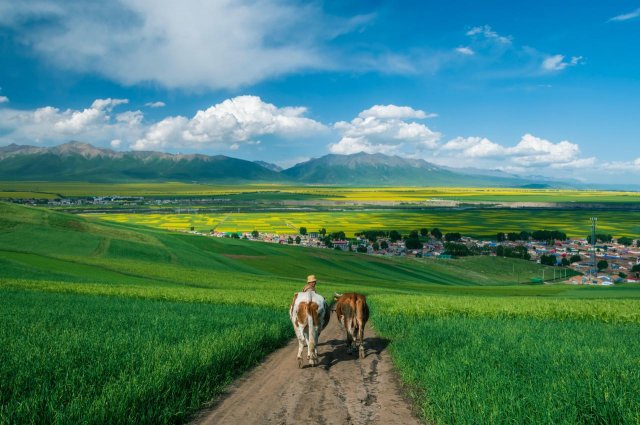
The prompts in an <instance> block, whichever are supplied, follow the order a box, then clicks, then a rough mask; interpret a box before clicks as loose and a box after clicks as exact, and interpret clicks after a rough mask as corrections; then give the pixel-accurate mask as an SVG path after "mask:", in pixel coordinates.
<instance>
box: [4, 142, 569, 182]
mask: <svg viewBox="0 0 640 425" xmlns="http://www.w3.org/2000/svg"><path fill="white" fill-rule="evenodd" d="M0 179H3V180H51V181H71V180H78V181H80V180H82V181H102V182H109V181H114V182H117V181H128V180H134V181H144V180H156V181H168V180H177V181H201V182H206V181H238V182H241V181H242V182H282V183H287V182H288V183H303V184H335V185H353V186H393V185H395V186H469V187H482V186H508V187H526V186H529V185H542V184H544V185H545V187H561V186H563V187H566V186H567V185H566V183H562V182H559V181H554V180H553V179H549V178H536V179H529V178H526V177H521V176H517V175H512V174H508V173H504V172H502V171H498V170H478V169H469V170H466V171H465V170H464V169H455V168H450V167H444V166H440V165H436V164H433V163H431V162H428V161H425V160H423V159H415V158H403V157H400V156H397V155H395V156H390V155H385V154H381V153H374V154H370V153H364V152H360V153H355V154H351V155H339V154H327V155H324V156H322V157H319V158H313V159H310V160H308V161H305V162H302V163H299V164H296V165H294V166H292V167H290V168H287V169H282V168H281V167H279V166H277V165H276V164H271V163H268V162H265V161H247V160H244V159H239V158H233V157H228V156H225V155H204V154H181V153H177V154H173V153H166V152H157V151H115V150H112V149H106V148H99V147H96V146H94V145H91V144H89V143H84V142H79V141H71V142H68V143H64V144H61V145H57V146H53V147H41V146H32V145H16V144H11V145H8V146H3V147H0Z"/></svg>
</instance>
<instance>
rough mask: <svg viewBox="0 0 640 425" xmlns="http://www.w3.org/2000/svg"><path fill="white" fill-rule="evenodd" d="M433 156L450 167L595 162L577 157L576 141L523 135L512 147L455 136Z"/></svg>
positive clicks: (520, 167)
mask: <svg viewBox="0 0 640 425" xmlns="http://www.w3.org/2000/svg"><path fill="white" fill-rule="evenodd" d="M435 155H436V159H437V160H439V162H441V163H445V164H448V165H451V166H458V167H461V166H472V167H478V168H488V169H501V170H504V171H509V172H524V171H526V170H529V171H530V170H533V169H535V170H538V171H544V170H547V171H548V170H551V169H579V168H584V167H588V166H592V165H594V164H595V162H596V159H595V158H593V157H589V158H583V157H581V156H580V148H579V146H578V145H577V144H575V143H571V142H569V141H566V140H563V141H560V142H557V143H554V142H551V141H549V140H546V139H542V138H540V137H536V136H534V135H532V134H528V133H527V134H525V135H524V136H522V138H521V139H520V141H519V142H518V143H517V144H516V145H515V146H510V147H509V146H503V145H500V144H498V143H495V142H492V141H491V140H489V139H487V138H484V137H456V138H454V139H452V140H450V141H448V142H447V143H445V144H444V145H442V147H441V148H440V149H438V151H436V152H435Z"/></svg>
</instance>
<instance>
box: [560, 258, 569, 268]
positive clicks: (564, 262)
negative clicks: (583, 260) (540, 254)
mask: <svg viewBox="0 0 640 425" xmlns="http://www.w3.org/2000/svg"><path fill="white" fill-rule="evenodd" d="M560 264H561V265H562V267H567V266H568V265H569V264H571V263H570V262H569V260H568V259H567V257H562V261H560Z"/></svg>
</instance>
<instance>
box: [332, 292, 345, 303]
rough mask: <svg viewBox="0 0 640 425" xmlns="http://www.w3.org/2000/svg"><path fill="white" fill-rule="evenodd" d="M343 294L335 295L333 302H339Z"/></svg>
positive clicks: (335, 293)
mask: <svg viewBox="0 0 640 425" xmlns="http://www.w3.org/2000/svg"><path fill="white" fill-rule="evenodd" d="M342 295H343V294H338V293H337V292H334V293H333V301H334V302H335V301H338V300H339V299H340V297H341V296H342Z"/></svg>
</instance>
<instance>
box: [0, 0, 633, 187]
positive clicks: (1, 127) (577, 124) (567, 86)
mask: <svg viewBox="0 0 640 425" xmlns="http://www.w3.org/2000/svg"><path fill="white" fill-rule="evenodd" d="M70 140H78V141H83V142H88V143H91V144H93V145H95V146H99V147H104V148H110V149H114V150H158V151H165V152H181V153H205V154H222V155H228V156H233V157H238V158H243V159H248V160H264V161H268V162H273V163H277V164H279V165H281V166H284V167H288V166H291V165H294V164H295V163H298V162H302V161H305V160H307V159H309V158H314V157H319V156H322V155H326V154H329V153H335V154H351V153H356V152H361V151H362V152H368V153H384V154H389V155H399V156H403V157H410V158H421V159H425V160H427V161H430V162H433V163H436V164H440V165H446V166H450V167H461V168H478V169H491V170H502V171H505V172H509V173H515V174H519V175H525V176H528V175H545V176H552V177H555V178H566V179H569V178H571V179H578V180H582V181H585V182H594V183H619V182H624V183H636V184H639V183H640V151H639V149H638V147H639V146H640V1H638V0H635V1H624V0H620V1H616V2H601V1H588V2H585V1H584V0H580V1H578V0H566V1H561V2H558V1H550V0H540V1H535V2H511V1H497V0H493V1H460V0H449V1H446V2H445V1H376V0H354V1H349V2H345V1H340V0H335V1H333V0H332V1H313V2H296V1H279V0H258V1H242V0H235V1H229V0H228V1H219V0H210V1H204V0H182V1H180V2H175V1H166V0H156V1H151V0H120V1H115V0H114V1H109V2H104V1H91V0H88V1H73V0H66V1H48V0H23V1H20V2H16V1H11V0H0V146H5V145H9V144H11V143H17V144H28V145H36V146H53V145H57V144H60V143H64V142H67V141H70Z"/></svg>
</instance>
